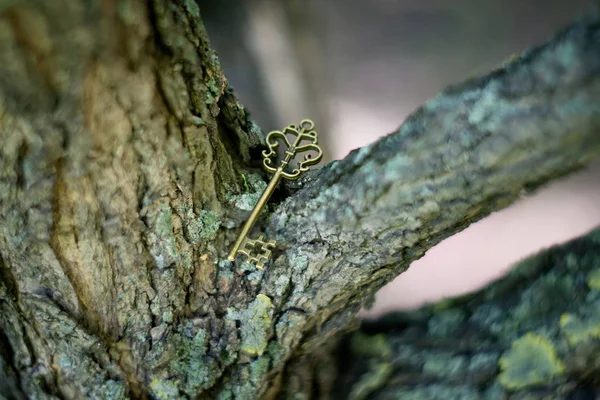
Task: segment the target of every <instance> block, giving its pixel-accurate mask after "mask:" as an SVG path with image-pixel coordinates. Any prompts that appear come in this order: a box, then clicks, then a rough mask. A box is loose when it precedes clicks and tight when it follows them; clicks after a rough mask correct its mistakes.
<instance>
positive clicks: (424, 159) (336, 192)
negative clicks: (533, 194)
mask: <svg viewBox="0 0 600 400" xmlns="http://www.w3.org/2000/svg"><path fill="white" fill-rule="evenodd" d="M598 154H600V24H599V23H598V20H592V21H582V22H579V23H576V24H574V25H573V26H572V27H570V28H569V29H567V30H566V31H565V32H562V33H561V34H559V35H557V36H556V37H555V38H554V39H553V40H552V41H550V42H549V43H548V44H546V45H544V46H542V47H540V48H537V49H534V50H531V51H528V52H526V53H524V54H523V55H521V56H520V57H519V58H518V59H515V60H512V61H510V62H509V63H508V64H507V65H505V66H503V67H502V68H501V69H499V70H497V71H495V72H493V73H491V74H490V75H488V76H485V77H482V78H477V79H473V80H470V81H467V82H465V83H462V84H460V85H457V86H454V87H451V88H449V89H447V90H446V91H444V92H443V93H441V94H439V95H438V96H437V97H435V98H434V99H432V100H431V101H429V102H428V103H426V104H425V105H424V106H423V107H421V108H419V109H418V110H417V111H416V112H415V113H413V114H412V115H411V116H410V117H409V118H408V119H407V121H406V122H405V123H404V124H403V125H402V126H401V127H400V128H399V129H398V131H396V132H394V133H392V134H391V135H389V136H387V137H385V138H383V139H381V140H379V141H378V142H376V143H374V144H372V145H369V146H367V147H365V148H362V149H358V150H355V151H353V152H352V153H351V154H350V155H349V156H348V157H346V158H345V159H343V160H341V161H337V162H333V163H331V164H330V165H328V166H326V167H324V168H322V169H321V170H320V171H318V172H315V173H314V174H312V175H311V176H310V177H308V178H307V179H306V180H305V181H304V182H303V183H304V188H303V189H301V190H300V191H299V192H297V193H296V194H295V195H294V196H292V197H291V198H289V199H287V200H286V201H285V202H283V203H282V204H281V205H280V206H279V207H278V209H277V211H276V212H275V213H274V214H273V215H272V216H271V218H270V221H269V232H270V233H271V235H272V236H276V238H277V239H278V241H279V243H280V244H281V246H282V247H280V248H279V258H278V259H277V260H276V261H275V263H274V265H273V266H272V267H271V270H270V271H271V272H270V277H269V279H268V281H267V287H271V286H272V287H276V286H277V285H276V284H275V283H274V282H275V281H276V280H277V279H281V278H280V277H281V276H288V277H290V279H291V283H290V285H291V286H290V287H291V289H290V292H289V293H288V296H286V298H285V299H284V300H283V303H284V304H285V305H284V306H283V308H290V307H293V308H300V309H303V310H305V311H306V312H307V313H308V314H310V315H313V316H316V315H317V314H318V315H319V317H316V318H318V319H319V320H320V323H321V324H323V323H324V322H325V321H326V320H327V319H329V318H330V317H331V316H332V315H333V314H334V313H335V310H337V309H342V308H345V307H347V306H348V305H349V304H350V303H352V304H354V305H355V307H356V308H358V307H359V306H360V305H361V304H362V302H363V301H364V298H365V297H366V296H368V295H369V294H371V293H373V292H374V291H375V290H377V289H378V288H379V287H380V286H382V285H383V284H384V283H386V282H388V281H389V280H391V279H392V278H393V277H395V276H396V275H398V274H399V273H401V272H402V271H404V270H405V269H406V268H407V267H408V265H409V264H410V262H412V261H414V260H415V259H417V258H419V257H421V256H422V255H423V254H424V253H425V252H426V251H427V249H429V248H431V247H432V246H434V245H435V244H437V243H439V242H440V241H441V240H443V239H444V238H446V237H448V236H450V235H452V234H454V233H455V232H458V231H460V230H462V229H464V228H465V227H466V226H468V225H469V224H471V223H473V222H475V221H477V220H479V219H481V218H482V217H484V216H486V215H488V214H490V213H491V212H493V211H495V210H498V209H501V208H503V207H506V206H508V205H509V204H511V203H512V202H513V201H515V200H517V199H518V198H519V197H521V196H523V195H525V194H527V193H529V192H530V191H531V190H533V189H534V188H536V187H538V186H539V185H541V184H543V183H546V182H548V181H550V180H552V179H554V178H557V177H560V176H563V175H565V174H568V173H569V172H572V171H574V170H577V169H579V168H582V167H584V166H585V165H586V164H587V163H589V162H590V161H591V160H592V159H593V158H594V157H596V156H598ZM284 246H285V247H284ZM300 272H302V273H300ZM269 285H271V286H269ZM344 319H346V318H344ZM336 324H337V322H336Z"/></svg>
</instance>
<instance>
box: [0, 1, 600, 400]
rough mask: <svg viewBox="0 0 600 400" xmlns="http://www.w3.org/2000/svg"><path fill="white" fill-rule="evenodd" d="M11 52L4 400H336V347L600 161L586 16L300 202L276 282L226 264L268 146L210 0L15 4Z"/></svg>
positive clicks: (3, 154) (5, 35)
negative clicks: (419, 269) (433, 250)
mask: <svg viewBox="0 0 600 400" xmlns="http://www.w3.org/2000/svg"><path fill="white" fill-rule="evenodd" d="M0 54H2V55H3V58H2V61H1V62H0V260H1V263H0V276H1V277H2V282H1V283H0V339H2V342H3V343H2V345H1V346H0V367H2V368H1V371H0V377H1V378H3V380H4V381H5V382H8V383H4V382H3V383H2V385H4V386H0V387H1V388H2V389H6V390H7V393H8V394H7V396H8V397H11V396H12V397H15V398H19V396H21V393H25V394H26V395H27V396H29V397H31V398H39V399H52V398H61V399H78V398H109V399H119V398H165V399H171V398H194V397H197V398H222V399H228V398H239V399H246V398H256V397H270V398H275V397H292V396H303V397H305V398H309V397H325V396H326V395H327V393H328V391H329V390H330V389H331V388H332V387H333V380H332V379H331V378H330V377H329V376H328V375H327V374H322V373H321V372H320V370H319V368H324V367H325V366H327V365H330V361H329V357H331V355H330V353H328V352H327V351H326V347H327V346H332V345H333V344H335V342H334V341H333V340H332V339H333V338H334V337H335V335H336V334H338V333H339V332H341V331H343V330H345V329H349V328H350V327H351V326H352V322H353V319H354V315H355V313H356V311H357V310H358V309H359V308H360V307H361V305H362V304H364V303H365V302H366V301H367V300H368V299H369V298H370V296H372V294H373V293H374V291H375V290H376V289H378V288H379V287H380V286H382V285H383V284H385V283H386V282H388V281H389V280H391V279H392V278H394V277H395V276H396V275H398V274H399V273H401V272H402V271H404V270H405V269H406V268H407V267H408V265H409V263H410V262H411V261H413V260H415V259H417V258H418V257H420V256H422V255H423V254H424V253H425V251H426V250H427V249H429V248H430V247H432V246H433V245H435V244H436V243H438V242H439V241H440V240H442V239H443V238H445V237H447V236H449V235H451V234H452V233H454V232H457V231H459V230H461V229H463V228H464V227H466V226H467V225H468V224H469V223H471V222H473V221H476V220H478V219H480V218H482V217H483V216H485V215H487V214H489V213H490V212H492V211H494V210H497V209H499V208H502V207H505V206H507V205H508V204H510V203H511V202H512V201H514V200H515V199H517V198H518V197H519V196H521V195H522V194H523V193H525V192H527V191H528V190H530V189H531V188H533V187H536V186H537V185H539V184H543V183H544V182H546V181H549V180H550V179H552V178H555V177H558V176H562V175H564V174H567V173H569V172H571V171H573V170H576V169H578V168H581V167H583V166H585V165H586V164H587V163H588V162H589V161H590V160H592V159H593V158H594V157H595V156H597V155H598V154H599V153H600V101H598V100H599V99H600V74H599V72H600V25H599V23H598V21H597V20H595V19H592V18H590V19H588V20H586V21H580V22H578V23H576V24H574V25H573V26H572V27H571V28H569V29H568V30H566V31H565V32H563V33H562V34H560V35H558V36H557V37H555V38H553V39H552V40H551V41H550V42H549V43H548V44H547V45H545V46H543V47H541V48H539V49H536V50H532V51H529V52H527V53H524V54H523V55H522V56H521V57H519V58H518V59H516V60H513V61H511V62H510V63H509V64H507V65H505V66H504V67H503V68H502V69H500V70H498V71H495V72H493V73H491V74H490V75H489V76H487V77H483V78H478V79H475V80H471V81H468V82H465V83H463V84H461V85H458V86H456V87H454V88H451V89H449V90H447V91H445V92H443V93H441V94H440V95H439V96H437V97H436V98H434V99H432V100H431V101H430V102H428V103H427V104H426V105H424V106H423V107H422V108H421V109H419V110H417V111H416V112H415V113H414V114H413V115H412V116H411V117H410V118H409V119H408V120H407V121H406V122H405V123H404V124H403V125H402V127H400V128H399V130H398V131H397V132H395V133H393V134H391V135H389V136H387V137H385V138H383V139H381V140H380V141H378V142H377V143H375V144H373V145H370V146H368V147H365V148H363V149H360V150H358V151H355V152H353V153H352V154H351V155H349V156H348V157H347V158H346V159H344V160H342V161H338V162H335V163H332V164H330V165H328V166H325V167H323V168H321V169H320V170H317V171H314V172H312V173H310V174H308V175H307V176H306V177H305V178H304V179H303V180H302V181H301V182H300V183H299V184H294V185H288V186H287V188H286V189H284V190H280V196H279V201H273V202H272V207H271V209H272V210H273V209H274V210H273V212H272V213H271V215H270V216H269V218H268V221H267V222H266V223H265V229H266V230H267V233H268V235H270V237H273V238H275V239H277V240H278V243H279V247H278V248H277V249H276V251H275V257H274V259H273V262H272V264H271V265H270V266H268V267H267V268H266V269H265V270H264V271H258V270H256V269H255V268H254V267H253V266H251V265H245V264H243V263H241V262H237V263H230V262H227V261H226V260H225V257H226V255H227V251H228V250H229V246H230V245H231V244H232V242H233V240H234V239H235V236H236V233H237V232H238V229H237V228H238V227H239V225H241V224H242V223H243V222H244V219H245V218H246V217H247V214H248V211H249V210H250V208H251V207H252V205H253V203H254V202H255V201H256V200H257V198H258V196H259V195H260V193H261V191H262V190H263V188H264V187H265V182H264V180H263V179H262V176H261V175H260V173H259V172H257V170H256V169H254V168H253V167H255V166H256V165H255V163H256V160H253V159H252V156H253V154H255V153H256V151H257V150H258V149H259V145H260V143H261V140H263V133H262V132H261V131H260V129H259V128H258V127H256V126H255V125H254V124H253V123H252V121H251V120H250V119H249V117H248V114H247V112H246V111H245V110H244V109H243V108H242V107H241V106H240V105H239V103H238V102H237V100H236V98H235V96H234V94H233V92H232V91H231V89H230V88H229V87H228V84H227V81H226V79H225V77H224V75H223V71H222V70H221V68H220V66H219V63H218V59H217V57H216V55H215V54H214V52H213V51H212V50H210V48H209V46H208V40H207V37H206V33H205V31H204V28H203V25H202V22H201V16H200V10H199V9H198V6H197V4H196V3H195V2H194V1H192V0H173V1H159V0H152V1H147V2H146V1H141V0H139V1H137V0H112V1H111V0H108V1H102V2H95V1H88V2H83V1H66V0H65V1H62V0H61V1H53V2H49V1H31V2H15V3H14V4H12V5H9V6H4V5H0ZM291 122H293V121H291ZM296 122H297V121H296ZM241 173H244V175H245V179H244V182H247V186H245V185H244V184H242V179H241V178H240V176H239V174H241ZM283 194H291V196H289V198H287V199H283V200H282V197H283ZM275 200H277V198H275ZM317 349H318V351H317ZM315 360H317V361H318V362H317V363H315Z"/></svg>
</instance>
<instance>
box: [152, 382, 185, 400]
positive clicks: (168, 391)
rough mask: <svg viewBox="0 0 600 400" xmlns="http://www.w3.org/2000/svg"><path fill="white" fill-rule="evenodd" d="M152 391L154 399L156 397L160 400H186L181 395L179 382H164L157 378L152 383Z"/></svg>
mask: <svg viewBox="0 0 600 400" xmlns="http://www.w3.org/2000/svg"><path fill="white" fill-rule="evenodd" d="M150 390H151V391H152V394H153V395H154V397H156V398H157V399H159V400H173V399H183V398H184V397H182V396H180V395H179V389H178V382H177V381H163V380H160V379H156V378H155V379H153V380H152V382H150Z"/></svg>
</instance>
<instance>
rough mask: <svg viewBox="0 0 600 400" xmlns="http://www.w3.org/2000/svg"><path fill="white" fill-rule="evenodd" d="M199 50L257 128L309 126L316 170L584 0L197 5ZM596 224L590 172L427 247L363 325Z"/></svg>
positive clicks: (540, 36)
mask: <svg viewBox="0 0 600 400" xmlns="http://www.w3.org/2000/svg"><path fill="white" fill-rule="evenodd" d="M199 3H200V6H201V12H202V17H203V20H204V21H205V24H206V28H207V30H208V33H209V36H210V39H211V44H212V46H213V48H214V49H216V51H217V53H218V54H219V57H220V60H221V64H222V66H223V68H224V70H225V73H226V75H227V77H228V79H229V82H230V84H231V86H232V87H233V88H234V89H235V91H236V93H237V95H238V97H239V98H240V100H241V102H242V103H243V104H244V106H245V107H246V108H247V109H249V110H250V112H251V113H252V117H253V118H254V120H255V121H257V122H258V123H259V125H260V126H261V127H262V128H263V129H264V130H265V131H266V132H268V131H271V130H274V129H281V128H283V127H284V126H286V125H289V124H291V123H298V122H299V121H300V120H301V119H304V118H310V119H313V120H314V121H315V123H316V127H317V131H318V132H319V137H320V142H321V143H322V145H323V147H324V151H325V154H326V157H327V158H328V159H327V160H325V161H330V160H333V159H339V158H343V157H344V156H345V155H346V154H348V152H350V151H351V150H353V149H355V148H357V147H361V146H364V145H366V144H368V143H370V142H373V141H375V140H377V139H378V138H379V137H381V136H383V135H385V134H387V133H389V132H392V131H394V130H395V129H396V128H397V127H398V126H399V125H400V124H401V123H402V121H403V120H404V119H405V118H406V117H407V116H408V115H409V114H410V113H411V112H412V111H414V110H415V109H416V108H417V107H418V106H420V105H421V104H423V103H424V102H426V101H427V100H428V99H429V98H431V97H433V96H435V95H436V94H437V93H438V92H439V91H441V90H443V89H444V88H445V87H446V86H448V85H449V84H452V83H457V82H460V81H463V80H465V79H466V78H468V77H471V76H473V75H479V74H485V73H486V72H488V71H490V70H492V69H494V68H496V67H498V66H500V65H501V64H502V62H503V61H505V60H507V59H508V58H510V57H511V56H512V55H514V54H517V53H519V52H521V51H522V50H524V49H526V48H529V47H531V46H535V45H537V44H541V43H543V42H544V41H546V40H547V39H548V38H549V37H550V36H551V35H552V34H553V33H555V32H556V31H557V30H560V29H561V28H563V27H565V26H566V25H568V24H569V23H570V22H572V21H573V20H575V19H576V18H578V17H580V16H581V15H583V14H584V13H585V12H589V11H590V10H591V3H592V1H591V0H569V1H565V0H495V1H485V2H484V1H480V0H455V1H452V2H449V1H447V0H436V1H434V0H199ZM598 225H600V163H597V164H595V165H592V166H591V167H590V168H588V169H587V170H585V171H582V172H580V173H578V174H576V175H573V176H571V177H569V178H567V179H565V180H562V181H559V182H555V183H554V184H552V185H550V186H548V187H546V188H544V189H540V190H539V191H538V192H537V193H536V194H535V195H533V196H530V197H528V198H525V199H522V200H521V201H519V202H518V203H516V204H514V205H513V206H511V207H509V208H508V209H505V210H502V211H500V212H497V213H494V214H493V215H491V216H489V217H487V218H486V219H484V220H482V221H480V222H478V223H476V224H473V225H471V226H470V227H469V228H467V229H466V230H464V231H463V232H461V233H459V234H457V235H455V236H453V237H451V238H449V239H447V240H445V241H444V242H442V243H440V244H439V245H438V246H436V247H435V248H433V249H431V250H430V251H429V252H428V253H427V254H426V255H425V256H424V257H423V258H421V259H420V260H418V261H416V262H414V263H413V264H412V265H411V268H410V269H409V270H408V271H407V272H406V273H404V274H402V275H401V276H400V277H398V278H397V279H396V280H395V281H394V282H392V283H390V284H389V285H388V286H386V287H385V288H383V289H382V290H381V291H380V292H379V293H378V294H377V298H376V302H375V305H374V307H373V308H372V309H370V310H365V311H364V312H363V316H364V317H366V318H370V317H376V316H379V315H381V314H382V313H385V312H387V311H391V310H396V309H406V308H414V307H418V306H420V305H422V304H424V303H426V302H432V301H435V300H439V299H442V298H444V297H449V296H455V295H459V294H463V293H465V292H468V291H472V290H474V289H477V288H479V287H481V286H483V285H485V284H486V283H487V282H489V281H490V280H492V279H495V278H497V277H499V276H501V275H502V274H504V273H505V272H506V271H507V270H508V269H509V268H510V266H511V265H512V264H514V263H515V262H516V261H518V260H520V259H522V258H523V257H525V256H527V255H530V254H532V253H535V252H536V251H539V250H540V249H542V248H545V247H549V246H551V245H553V244H556V243H560V242H564V241H567V240H569V239H570V238H573V237H575V236H579V235H582V234H584V233H586V232H587V231H589V230H591V229H592V228H593V227H595V226H598Z"/></svg>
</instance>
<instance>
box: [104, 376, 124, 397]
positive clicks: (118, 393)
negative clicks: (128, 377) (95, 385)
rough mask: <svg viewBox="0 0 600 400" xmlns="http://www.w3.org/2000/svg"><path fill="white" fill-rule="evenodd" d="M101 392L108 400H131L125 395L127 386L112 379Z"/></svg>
mask: <svg viewBox="0 0 600 400" xmlns="http://www.w3.org/2000/svg"><path fill="white" fill-rule="evenodd" d="M100 392H101V393H102V394H103V396H104V398H105V399H106V400H126V399H128V398H129V397H127V396H126V394H125V385H124V384H123V383H122V382H117V381H113V380H112V379H111V380H109V381H107V382H106V383H105V384H104V385H103V388H102V390H101V391H100Z"/></svg>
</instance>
